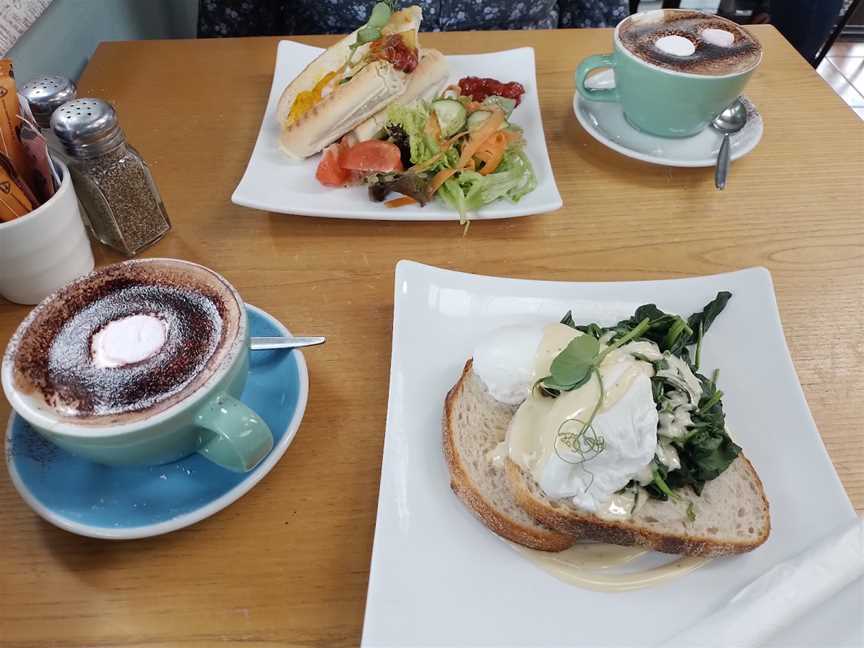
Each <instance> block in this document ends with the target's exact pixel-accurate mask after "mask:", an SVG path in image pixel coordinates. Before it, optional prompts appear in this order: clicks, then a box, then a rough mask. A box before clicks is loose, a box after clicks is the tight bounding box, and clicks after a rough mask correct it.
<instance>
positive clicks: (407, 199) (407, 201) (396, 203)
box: [384, 196, 417, 209]
mask: <svg viewBox="0 0 864 648" xmlns="http://www.w3.org/2000/svg"><path fill="white" fill-rule="evenodd" d="M416 202H417V201H416V200H414V199H413V198H412V197H411V196H402V197H400V198H394V199H393V200H388V201H387V202H385V203H384V206H385V207H390V208H391V209H395V208H396V207H405V206H406V205H414V204H416Z"/></svg>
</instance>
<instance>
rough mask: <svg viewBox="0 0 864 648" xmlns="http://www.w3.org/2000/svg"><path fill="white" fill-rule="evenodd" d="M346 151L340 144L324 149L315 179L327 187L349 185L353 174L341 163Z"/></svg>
mask: <svg viewBox="0 0 864 648" xmlns="http://www.w3.org/2000/svg"><path fill="white" fill-rule="evenodd" d="M345 149H346V147H344V146H343V145H342V144H341V143H340V142H336V143H335V144H331V145H330V146H328V147H327V148H325V149H324V154H323V155H322V156H321V161H320V162H319V163H318V169H317V170H316V171H315V178H316V179H317V180H318V182H320V183H321V184H322V185H324V186H325V187H344V186H345V185H347V184H348V183H349V180H350V179H351V172H350V171H348V169H345V168H344V167H343V166H342V164H341V162H340V158H341V157H342V155H343V153H344V150H345Z"/></svg>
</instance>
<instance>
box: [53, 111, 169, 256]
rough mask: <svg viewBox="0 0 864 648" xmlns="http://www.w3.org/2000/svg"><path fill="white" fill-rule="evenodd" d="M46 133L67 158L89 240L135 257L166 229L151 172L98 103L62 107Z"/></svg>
mask: <svg viewBox="0 0 864 648" xmlns="http://www.w3.org/2000/svg"><path fill="white" fill-rule="evenodd" d="M51 128H52V130H53V131H54V134H55V135H56V136H57V138H58V139H59V140H60V142H61V143H62V144H63V147H64V149H65V151H66V155H67V156H68V158H69V170H70V172H71V174H72V180H73V181H74V183H75V189H76V191H77V192H78V198H79V199H80V200H81V202H82V203H83V204H84V207H85V211H86V214H87V217H86V218H87V220H88V221H89V222H88V226H89V228H90V231H91V232H92V233H93V236H94V237H95V238H97V239H98V240H99V241H101V242H102V243H104V244H105V245H107V246H109V247H112V248H114V249H116V250H119V251H120V252H122V253H123V254H125V255H127V256H130V257H131V256H135V255H136V254H138V252H140V251H141V250H143V249H144V248H146V247H149V246H150V245H152V244H154V243H155V242H156V241H158V240H159V239H161V238H162V237H163V236H165V234H166V233H167V232H168V230H170V229H171V222H170V221H169V220H168V214H167V212H166V211H165V205H164V204H163V203H162V198H161V197H160V195H159V191H158V189H157V188H156V183H155V182H153V176H152V175H151V174H150V169H149V168H148V167H147V164H146V163H145V162H144V160H143V158H142V157H141V155H140V154H139V153H138V151H136V150H135V149H134V148H133V147H132V146H131V145H130V144H129V143H128V142H127V141H126V136H125V134H124V133H123V130H122V129H121V128H120V123H119V121H118V120H117V113H116V111H115V110H114V108H113V106H111V104H109V103H107V102H105V101H102V100H101V99H76V100H74V101H69V102H67V103H64V104H63V105H62V106H60V108H58V109H57V110H55V111H54V114H53V115H52V116H51Z"/></svg>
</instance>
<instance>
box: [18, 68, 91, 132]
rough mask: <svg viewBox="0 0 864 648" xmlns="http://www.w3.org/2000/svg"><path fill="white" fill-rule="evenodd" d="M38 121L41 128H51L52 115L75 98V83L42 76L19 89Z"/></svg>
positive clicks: (76, 90) (58, 77)
mask: <svg viewBox="0 0 864 648" xmlns="http://www.w3.org/2000/svg"><path fill="white" fill-rule="evenodd" d="M18 92H19V93H20V94H21V96H23V97H24V98H25V99H26V100H27V103H29V104H30V112H32V113H33V117H34V118H35V119H36V123H37V125H38V126H39V128H50V127H51V114H52V113H53V112H54V111H55V110H57V108H59V107H60V106H61V105H62V104H64V103H66V102H67V101H71V100H72V99H74V98H75V95H76V93H77V92H78V89H77V88H76V87H75V82H74V81H71V80H70V79H67V78H66V77H62V76H42V77H38V78H36V79H33V80H32V81H28V82H27V83H25V84H24V85H23V86H21V87H20V88H19V89H18Z"/></svg>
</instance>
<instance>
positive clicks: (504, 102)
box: [483, 95, 516, 117]
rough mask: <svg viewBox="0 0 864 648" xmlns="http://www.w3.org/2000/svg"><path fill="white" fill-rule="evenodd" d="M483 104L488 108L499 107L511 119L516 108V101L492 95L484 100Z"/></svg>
mask: <svg viewBox="0 0 864 648" xmlns="http://www.w3.org/2000/svg"><path fill="white" fill-rule="evenodd" d="M483 104H484V105H486V106H498V107H499V108H500V109H501V110H503V111H504V114H505V115H506V116H507V117H509V116H510V113H512V112H513V109H514V108H515V107H516V100H515V99H511V98H510V97H499V96H498V95H491V96H489V97H486V98H485V99H484V100H483Z"/></svg>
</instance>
